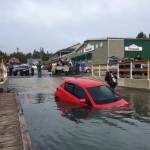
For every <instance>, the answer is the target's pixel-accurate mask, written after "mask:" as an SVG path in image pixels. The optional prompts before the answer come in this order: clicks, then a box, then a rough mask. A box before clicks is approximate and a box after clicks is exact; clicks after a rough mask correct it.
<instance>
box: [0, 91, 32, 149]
mask: <svg viewBox="0 0 150 150" xmlns="http://www.w3.org/2000/svg"><path fill="white" fill-rule="evenodd" d="M18 106H19V105H18V103H17V98H16V94H15V93H0V150H32V144H31V140H30V137H29V134H28V132H27V130H26V125H25V121H24V117H23V113H22V112H21V109H20V108H19V107H18Z"/></svg>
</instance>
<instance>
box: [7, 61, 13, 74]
mask: <svg viewBox="0 0 150 150" xmlns="http://www.w3.org/2000/svg"><path fill="white" fill-rule="evenodd" d="M13 68H14V67H13V64H12V63H10V64H9V65H8V70H9V76H12V74H13Z"/></svg>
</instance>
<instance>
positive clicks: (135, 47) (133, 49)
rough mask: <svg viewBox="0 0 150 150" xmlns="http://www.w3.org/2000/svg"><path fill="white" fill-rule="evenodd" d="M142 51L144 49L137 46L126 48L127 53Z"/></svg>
mask: <svg viewBox="0 0 150 150" xmlns="http://www.w3.org/2000/svg"><path fill="white" fill-rule="evenodd" d="M142 50H143V47H140V46H137V45H135V44H132V45H130V46H126V47H125V51H142Z"/></svg>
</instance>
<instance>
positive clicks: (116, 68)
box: [92, 60, 150, 80]
mask: <svg viewBox="0 0 150 150" xmlns="http://www.w3.org/2000/svg"><path fill="white" fill-rule="evenodd" d="M107 70H110V71H112V72H113V73H115V74H116V75H117V77H118V78H130V79H147V80H150V61H149V60H148V61H131V62H120V63H118V64H111V65H108V64H97V65H92V76H98V77H102V76H105V74H106V71H107Z"/></svg>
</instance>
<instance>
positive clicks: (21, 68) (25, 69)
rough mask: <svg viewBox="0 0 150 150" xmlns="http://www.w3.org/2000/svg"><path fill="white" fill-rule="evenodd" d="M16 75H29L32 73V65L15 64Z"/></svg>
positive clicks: (14, 71)
mask: <svg viewBox="0 0 150 150" xmlns="http://www.w3.org/2000/svg"><path fill="white" fill-rule="evenodd" d="M13 74H14V76H16V75H21V76H29V75H31V67H30V66H29V65H28V64H22V65H18V66H15V67H14V69H13Z"/></svg>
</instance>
